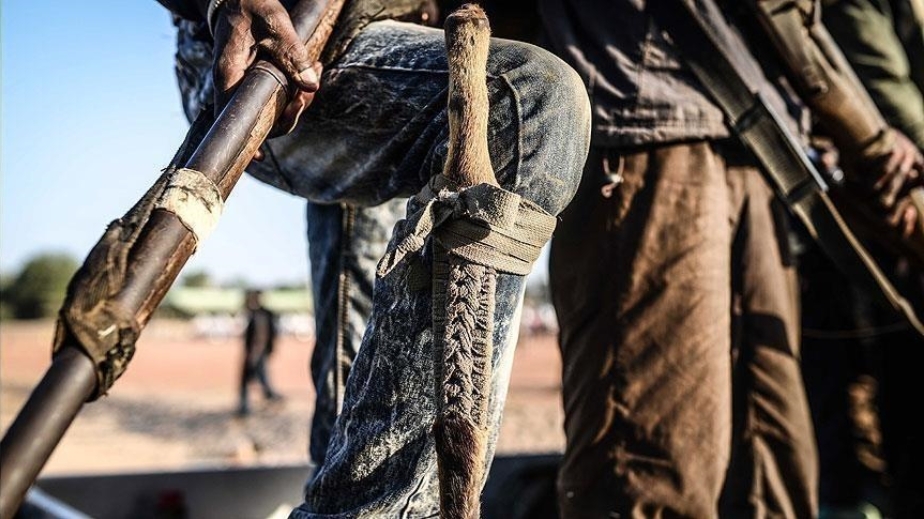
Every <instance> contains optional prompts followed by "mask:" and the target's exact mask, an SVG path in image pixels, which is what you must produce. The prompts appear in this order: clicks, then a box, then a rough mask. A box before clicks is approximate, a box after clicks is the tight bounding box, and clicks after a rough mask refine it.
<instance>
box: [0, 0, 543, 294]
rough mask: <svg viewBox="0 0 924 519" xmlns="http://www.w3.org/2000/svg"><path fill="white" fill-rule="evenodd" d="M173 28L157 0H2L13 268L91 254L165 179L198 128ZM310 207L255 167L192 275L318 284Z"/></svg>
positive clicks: (0, 176)
mask: <svg viewBox="0 0 924 519" xmlns="http://www.w3.org/2000/svg"><path fill="white" fill-rule="evenodd" d="M174 38H175V32H174V28H173V25H172V23H171V21H170V15H169V13H168V11H167V10H166V9H165V8H163V7H162V6H161V5H160V4H158V3H157V2H156V1H155V0H129V1H126V0H94V1H93V2H82V1H81V2H63V1H48V0H0V39H2V41H0V53H2V55H0V64H2V74H0V86H2V93H0V123H2V124H0V272H2V273H4V274H7V275H15V273H16V272H17V271H18V270H19V268H20V267H21V266H22V265H23V264H24V262H25V261H27V260H28V259H29V258H31V257H33V256H34V255H36V254H39V253H43V252H63V253H67V254H70V255H71V256H73V257H74V258H76V259H77V260H79V261H83V259H84V258H85V257H86V255H87V253H89V251H90V249H91V248H92V247H93V245H94V244H95V243H96V242H97V240H98V239H99V237H100V236H101V235H102V233H103V231H104V230H105V228H106V226H107V225H108V223H109V222H110V221H112V220H113V219H115V218H118V217H120V216H122V215H123V214H124V213H125V211H126V210H128V209H129V208H130V207H131V206H132V205H133V204H134V203H135V202H136V201H137V200H138V199H139V198H140V197H141V196H142V194H144V192H145V191H146V190H147V189H148V188H149V187H150V186H151V184H152V183H153V182H154V181H155V180H156V178H157V177H158V175H159V174H160V171H161V169H162V168H164V167H165V166H166V165H167V163H168V162H169V160H170V159H171V158H172V156H173V154H174V153H175V152H176V151H177V149H178V148H179V146H180V144H181V142H182V141H183V138H184V137H185V135H186V131H187V129H188V122H187V120H186V117H185V116H184V115H183V111H182V106H181V103H180V97H179V92H178V89H177V85H176V77H175V75H174V70H173V54H174V50H175V47H174V41H175V40H174ZM304 212H305V202H304V201H303V200H302V199H301V198H298V197H295V196H292V195H290V194H288V193H285V192H283V191H279V190H277V189H274V188H271V187H269V186H267V185H265V184H262V183H260V182H258V181H256V180H254V179H253V178H251V177H249V176H248V175H246V174H245V175H244V176H243V177H242V178H241V180H240V181H239V182H238V184H237V186H236V187H235V188H234V190H233V191H232V192H231V195H230V197H229V198H228V200H227V202H226V204H225V209H224V213H223V214H222V216H221V218H220V219H219V222H218V225H217V227H216V228H215V230H214V231H213V232H212V234H211V235H210V236H208V238H207V239H206V240H204V241H203V242H202V243H200V244H199V247H198V250H197V251H196V253H195V254H194V255H193V256H192V257H191V258H190V259H189V261H187V263H186V264H185V266H184V267H183V270H182V271H181V274H180V275H181V277H182V275H184V274H188V273H191V272H194V271H200V270H204V271H206V272H208V273H209V274H211V275H212V277H213V279H215V280H217V281H219V282H230V281H235V280H245V281H247V282H249V283H251V284H254V285H260V286H264V287H269V286H276V285H280V284H298V283H304V282H306V281H307V279H308V259H307V242H306V239H305V230H306V223H305V217H304ZM544 258H545V257H543V258H542V259H541V260H540V263H539V268H538V269H537V272H536V273H535V274H534V276H533V279H539V278H544V277H545V266H544V265H545V259H544Z"/></svg>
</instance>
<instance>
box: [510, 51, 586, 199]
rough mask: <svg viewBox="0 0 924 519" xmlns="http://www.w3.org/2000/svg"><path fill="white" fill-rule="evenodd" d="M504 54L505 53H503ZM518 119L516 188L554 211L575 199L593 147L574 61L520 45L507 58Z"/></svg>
mask: <svg viewBox="0 0 924 519" xmlns="http://www.w3.org/2000/svg"><path fill="white" fill-rule="evenodd" d="M502 54H503V52H502ZM503 58H504V59H505V60H506V62H507V64H508V65H510V68H509V69H508V71H507V72H505V73H503V74H501V76H502V77H503V78H504V79H505V80H506V81H507V82H508V83H509V84H510V87H511V88H512V90H513V92H514V97H515V99H516V104H517V110H518V112H519V114H518V115H519V119H520V127H521V131H520V143H519V145H520V148H521V149H520V157H521V164H520V168H519V172H520V175H519V177H520V178H519V179H518V181H517V186H516V187H515V189H516V190H517V191H519V192H521V194H523V195H525V196H527V197H528V198H530V199H532V200H533V201H534V202H536V203H538V204H539V205H541V206H542V207H543V208H544V209H545V210H547V211H549V212H550V213H552V214H558V213H560V212H561V211H562V210H563V209H564V208H565V206H566V205H567V204H568V202H570V201H571V199H572V197H573V196H574V194H575V192H576V191H577V187H578V184H579V183H580V179H581V172H582V171H583V168H584V162H585V160H586V159H587V152H588V150H589V147H590V128H591V121H590V117H591V108H590V98H589V96H588V94H587V88H586V86H585V85H584V83H583V81H582V80H581V78H580V76H579V75H578V74H577V72H575V70H574V69H573V68H571V66H569V65H568V64H567V63H565V62H564V61H562V60H561V59H560V58H558V57H557V56H555V55H554V54H552V53H550V52H548V51H546V50H544V49H541V48H539V47H536V46H533V45H527V44H519V45H517V46H516V47H515V48H512V49H509V55H507V56H504V57H503Z"/></svg>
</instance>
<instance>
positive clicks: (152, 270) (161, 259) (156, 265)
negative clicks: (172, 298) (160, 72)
mask: <svg viewBox="0 0 924 519" xmlns="http://www.w3.org/2000/svg"><path fill="white" fill-rule="evenodd" d="M343 3H344V0H321V1H315V0H301V1H299V2H298V4H297V5H295V6H294V7H293V9H292V10H291V11H290V15H291V17H292V21H293V24H294V26H295V29H296V32H297V33H298V35H299V37H300V39H301V40H302V41H304V42H307V43H306V44H307V50H308V53H309V56H310V57H311V58H312V60H313V61H316V60H317V59H318V58H319V57H320V55H321V52H322V50H323V49H324V46H325V44H326V42H327V40H328V38H329V37H330V35H331V33H332V32H333V28H334V24H335V23H336V20H337V17H338V16H339V14H340V10H341V8H342V7H343ZM288 88H289V85H288V81H287V79H286V77H285V75H284V74H283V73H282V72H280V71H279V70H278V69H277V68H276V67H275V66H274V65H273V64H271V63H269V62H267V61H264V60H261V61H258V62H257V63H255V64H254V66H253V67H252V68H251V69H250V70H249V71H248V72H247V74H246V75H245V77H244V79H243V80H242V81H241V84H240V86H239V87H238V88H237V89H236V90H235V92H234V94H233V95H232V97H231V99H230V100H229V102H228V104H227V105H226V106H225V107H224V109H223V110H222V112H221V113H220V114H219V115H218V116H217V117H215V118H214V121H211V120H210V119H211V117H200V118H199V120H197V121H196V122H195V123H194V124H193V125H192V127H191V128H190V130H189V132H188V133H187V136H186V139H185V141H184V143H183V145H182V146H181V147H180V150H179V151H178V152H177V155H176V156H175V157H174V159H173V161H172V163H171V167H174V168H176V167H182V168H186V169H190V170H195V171H197V172H200V173H201V174H202V175H204V176H205V177H207V178H208V179H209V180H210V181H212V182H213V183H214V184H215V185H216V186H217V187H218V190H219V192H220V194H221V197H222V199H227V197H228V195H229V194H230V193H231V190H232V189H233V188H234V186H235V185H236V184H237V181H238V180H239V179H240V177H241V175H242V174H243V172H244V169H245V168H246V166H247V165H248V164H249V163H250V161H251V160H252V159H253V156H254V153H255V152H256V150H257V149H258V148H259V147H260V146H261V145H262V143H263V141H264V140H265V139H266V137H267V136H268V135H269V132H270V130H271V129H272V127H273V125H274V124H275V122H276V120H277V119H278V118H279V116H280V114H281V112H282V110H283V109H284V107H285V105H286V103H287V101H288ZM140 203H141V202H139V204H140ZM196 241H197V238H196V236H195V234H194V233H193V232H192V231H191V230H190V229H188V228H187V227H186V226H185V225H184V224H183V223H182V222H181V221H180V219H179V218H178V217H177V216H176V215H175V214H173V213H171V212H169V211H166V210H163V209H154V210H153V211H151V213H150V216H149V218H147V219H146V221H145V222H144V225H143V227H142V228H141V229H140V231H139V232H138V234H137V238H136V239H135V240H134V241H133V242H132V243H131V244H130V250H128V251H126V258H127V259H126V261H125V272H124V283H123V284H122V285H121V286H120V287H119V289H118V290H117V292H116V293H115V294H114V295H112V297H111V298H110V299H109V300H108V301H107V303H108V304H109V305H110V306H111V307H112V308H115V309H117V310H118V312H119V313H120V314H122V315H128V316H132V320H133V322H134V327H135V328H136V329H137V330H138V331H139V333H140V330H142V329H143V328H144V326H145V325H146V324H147V323H148V321H149V319H150V317H151V315H152V314H153V312H154V310H155V309H156V308H157V306H158V305H159V304H160V302H161V301H162V300H163V298H164V296H165V295H166V293H167V291H168V290H169V288H170V286H171V285H172V284H173V282H174V281H175V280H176V278H177V276H178V275H179V273H180V271H181V269H182V268H183V266H184V265H185V264H186V261H187V260H188V259H189V258H190V256H192V254H193V252H194V251H195V248H196ZM101 242H102V240H101ZM92 252H93V251H91V253H92ZM92 259H94V257H93V256H92V254H91V256H88V260H87V262H90V261H91V260H92ZM87 262H85V264H84V268H88V267H89V268H94V267H95V268H96V269H100V268H105V267H104V266H99V265H88V264H87ZM81 270H83V269H81ZM73 284H74V283H73V280H72V285H73ZM87 347H88V346H87V345H85V344H81V341H80V340H79V339H78V338H77V337H76V336H75V335H74V334H72V333H69V331H68V330H67V329H66V328H65V329H64V336H63V337H60V340H59V347H58V348H57V350H56V353H55V355H54V358H53V361H52V365H51V366H50V368H49V369H48V371H47V372H46V373H45V375H44V376H43V378H42V380H41V381H40V382H39V384H38V385H37V386H36V388H35V389H34V390H33V391H32V393H31V394H30V396H29V399H28V400H27V401H26V403H25V405H24V406H23V408H22V409H21V410H20V412H19V413H18V414H17V416H16V419H15V420H14V421H13V423H12V424H11V425H10V428H9V429H8V430H7V432H6V433H5V434H4V436H3V440H2V443H0V519H11V518H12V517H13V516H14V514H15V513H16V512H17V510H18V509H19V507H20V505H21V503H22V500H23V499H24V497H25V494H26V492H27V491H28V489H29V486H31V484H32V483H33V482H34V480H35V478H36V477H37V476H38V474H39V472H40V471H41V469H42V467H43V466H44V465H45V462H47V460H48V458H49V457H50V455H51V453H52V451H53V450H54V448H55V446H56V445H57V443H58V442H59V441H60V439H61V438H62V437H63V435H64V433H65V431H66V430H67V428H68V427H69V426H70V424H71V422H72V421H73V420H74V418H75V417H76V415H77V414H78V413H79V412H80V409H81V408H82V407H83V404H84V403H85V402H87V401H88V400H92V399H93V398H95V395H96V396H98V394H99V393H100V390H101V389H102V391H103V392H105V390H106V389H108V388H99V387H98V385H99V377H98V376H97V370H98V366H97V365H96V364H95V363H94V361H93V360H92V359H91V357H90V356H89V355H88V354H86V352H85V350H86V349H87ZM130 357H131V355H130V354H129V355H128V359H130ZM126 363H127V360H126Z"/></svg>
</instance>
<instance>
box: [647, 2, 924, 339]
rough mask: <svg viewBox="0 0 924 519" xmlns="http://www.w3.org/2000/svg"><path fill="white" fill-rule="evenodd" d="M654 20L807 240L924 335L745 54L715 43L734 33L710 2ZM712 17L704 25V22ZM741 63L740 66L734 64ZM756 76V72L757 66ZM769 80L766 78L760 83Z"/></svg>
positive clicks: (669, 8)
mask: <svg viewBox="0 0 924 519" xmlns="http://www.w3.org/2000/svg"><path fill="white" fill-rule="evenodd" d="M651 6H652V8H653V9H654V11H655V13H656V15H657V16H658V21H659V22H660V24H661V25H662V27H664V28H665V29H667V31H668V33H669V34H670V35H671V36H672V37H673V39H674V41H675V43H676V47H677V48H678V49H680V52H682V53H683V55H684V57H685V58H686V61H687V63H688V64H689V65H690V68H691V69H692V70H693V73H694V74H695V75H696V77H697V78H698V79H699V80H700V82H701V83H702V85H703V86H704V87H705V89H706V91H707V92H708V93H709V94H710V95H711V97H712V99H713V100H714V101H715V102H716V103H717V104H718V105H719V107H720V108H721V109H722V111H723V112H724V113H725V117H726V119H727V122H728V124H729V126H730V128H731V130H732V132H733V133H734V134H735V135H737V136H738V137H739V139H740V140H741V141H742V142H743V143H744V145H745V146H746V147H747V148H748V149H749V150H750V151H751V152H752V153H753V154H754V155H755V157H756V158H757V160H758V162H759V163H760V165H761V166H762V167H761V171H763V173H764V177H765V178H766V179H767V181H768V182H770V184H771V185H772V186H773V187H774V189H775V190H776V192H777V195H778V196H779V197H780V198H781V199H782V200H783V202H785V204H786V206H787V207H789V208H790V210H791V211H792V213H793V214H794V215H795V216H796V217H797V218H798V219H799V220H800V221H801V222H802V224H803V225H804V226H805V229H806V231H807V232H808V233H809V235H810V236H811V237H812V238H813V239H814V240H815V241H816V242H817V243H818V245H819V246H820V247H821V248H822V250H824V251H825V253H826V254H827V255H828V256H829V257H830V258H831V259H832V260H833V261H834V263H835V264H836V265H837V266H838V267H839V268H840V269H841V270H843V271H844V272H845V273H846V274H847V275H848V276H850V278H851V279H852V280H853V281H855V282H856V283H858V284H859V285H860V286H861V287H863V288H864V289H866V291H867V292H868V293H869V294H871V295H872V296H873V297H875V298H876V299H878V300H879V301H880V302H881V303H883V304H885V305H886V306H887V307H891V308H892V309H894V310H895V311H896V312H898V313H899V314H901V315H902V317H904V318H905V320H907V322H908V323H909V324H910V325H911V326H912V327H913V328H914V329H915V330H917V331H918V333H920V334H921V335H924V325H922V323H921V321H920V320H919V319H918V317H917V315H916V314H915V311H914V308H913V307H912V305H911V304H910V303H909V302H908V301H907V300H906V299H905V298H904V297H902V295H901V294H900V293H899V292H898V290H896V288H895V287H894V286H893V285H892V283H891V281H889V279H888V277H887V276H886V275H885V274H884V273H883V272H882V270H881V269H880V268H879V266H878V265H877V264H876V262H875V260H873V258H872V257H871V256H870V254H869V253H868V252H867V251H866V249H865V248H864V247H863V245H862V244H861V243H860V242H859V240H858V239H857V238H856V236H854V234H853V232H851V230H850V229H849V228H848V227H847V225H846V223H845V222H844V220H843V218H842V217H841V215H840V213H839V212H838V211H837V209H836V207H835V206H834V204H833V202H832V201H831V199H830V198H829V197H828V194H827V190H828V186H827V184H826V183H825V181H824V179H822V177H821V175H820V174H819V173H818V171H817V170H816V169H815V166H814V165H813V164H812V162H811V161H810V160H809V159H808V156H807V155H806V153H805V150H804V149H803V147H802V146H801V144H800V142H799V141H798V139H797V138H796V137H795V136H794V135H793V134H792V133H791V132H790V131H789V129H788V127H787V126H786V125H785V124H784V123H783V121H782V120H781V119H780V118H779V116H778V114H777V113H776V112H775V111H774V109H773V108H772V107H771V106H770V105H769V104H768V103H767V100H766V98H765V97H764V96H763V95H762V94H761V93H760V89H759V88H758V87H757V85H754V84H749V83H748V81H747V80H746V79H745V78H748V77H752V76H751V75H748V74H745V73H743V72H742V71H741V70H739V68H738V67H739V63H740V60H753V58H752V57H751V56H747V55H745V54H746V53H744V52H738V53H736V54H735V56H734V57H735V59H732V57H731V56H730V55H729V52H733V50H732V47H731V46H729V45H727V44H723V43H727V42H723V41H721V40H720V38H721V37H722V35H723V34H727V32H728V31H731V29H730V28H728V27H727V25H723V23H724V18H722V16H721V14H720V11H719V9H718V7H717V6H716V5H715V4H714V3H713V2H712V0H656V1H654V2H652V3H651ZM707 17H709V20H708V21H707V20H706V18H707ZM736 60H739V61H736ZM751 65H752V67H753V70H760V67H759V65H757V64H756V63H752V64H751ZM764 81H766V79H764Z"/></svg>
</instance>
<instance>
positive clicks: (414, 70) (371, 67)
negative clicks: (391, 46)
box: [337, 63, 504, 79]
mask: <svg viewBox="0 0 924 519" xmlns="http://www.w3.org/2000/svg"><path fill="white" fill-rule="evenodd" d="M351 68H358V69H367V70H385V71H389V72H412V73H414V74H420V73H424V74H438V75H444V76H446V75H449V70H447V69H442V68H436V69H427V68H413V67H398V66H394V65H368V64H365V63H350V64H348V65H338V66H337V70H346V69H351ZM502 77H504V76H503V75H501V76H497V75H494V74H490V73H488V74H487V79H499V78H502Z"/></svg>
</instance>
